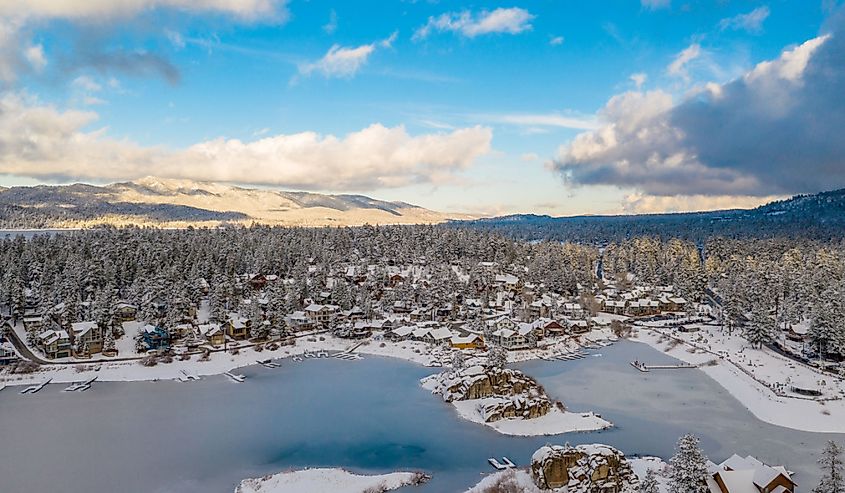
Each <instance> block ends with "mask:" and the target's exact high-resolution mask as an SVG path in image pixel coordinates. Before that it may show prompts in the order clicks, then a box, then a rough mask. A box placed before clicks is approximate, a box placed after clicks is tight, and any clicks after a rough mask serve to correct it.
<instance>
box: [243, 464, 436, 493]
mask: <svg viewBox="0 0 845 493" xmlns="http://www.w3.org/2000/svg"><path fill="white" fill-rule="evenodd" d="M424 481H425V476H424V475H422V474H421V473H417V472H392V473H388V474H379V475H372V476H370V475H361V474H354V473H351V472H349V471H347V470H345V469H339V468H331V469H330V468H317V469H300V470H297V471H287V472H280V473H278V474H273V475H269V476H264V477H262V478H248V479H244V480H243V481H241V483H240V484H239V485H238V487H237V488H235V493H323V492H326V491H331V492H333V493H365V492H367V491H392V490H396V489H399V488H402V487H404V486H409V485H416V484H420V483H421V482H424Z"/></svg>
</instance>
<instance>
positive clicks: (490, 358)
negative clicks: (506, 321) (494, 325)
mask: <svg viewBox="0 0 845 493" xmlns="http://www.w3.org/2000/svg"><path fill="white" fill-rule="evenodd" d="M507 363H508V352H507V350H506V349H505V348H503V347H502V346H492V347H491V348H490V349H489V350H488V351H487V364H488V365H489V366H491V367H493V368H504V367H505V365H506V364H507Z"/></svg>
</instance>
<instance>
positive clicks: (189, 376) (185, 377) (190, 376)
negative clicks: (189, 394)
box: [178, 370, 200, 382]
mask: <svg viewBox="0 0 845 493" xmlns="http://www.w3.org/2000/svg"><path fill="white" fill-rule="evenodd" d="M180 373H182V376H181V377H179V378H178V380H179V381H180V382H191V381H196V380H199V379H200V377H198V376H196V375H194V374H191V373H188V372H186V371H185V370H180Z"/></svg>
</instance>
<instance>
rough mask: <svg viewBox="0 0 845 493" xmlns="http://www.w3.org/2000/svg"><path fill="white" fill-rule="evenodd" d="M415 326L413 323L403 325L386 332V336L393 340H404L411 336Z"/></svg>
mask: <svg viewBox="0 0 845 493" xmlns="http://www.w3.org/2000/svg"><path fill="white" fill-rule="evenodd" d="M415 328H416V327H414V326H413V325H403V326H401V327H397V328H395V329H393V330H391V331H390V332H388V333H387V337H388V338H390V339H393V340H394V341H404V340H407V339H408V338H409V337H411V334H412V333H413V332H414V329H415Z"/></svg>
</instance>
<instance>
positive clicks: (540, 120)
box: [472, 113, 598, 133]
mask: <svg viewBox="0 0 845 493" xmlns="http://www.w3.org/2000/svg"><path fill="white" fill-rule="evenodd" d="M472 117H473V118H474V119H478V120H481V121H486V122H491V123H505V124H509V125H519V126H525V127H561V128H574V129H579V130H589V129H594V128H596V127H597V126H598V122H596V120H595V118H593V117H584V116H571V115H565V114H560V113H504V114H477V115H472ZM535 133H536V132H535Z"/></svg>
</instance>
